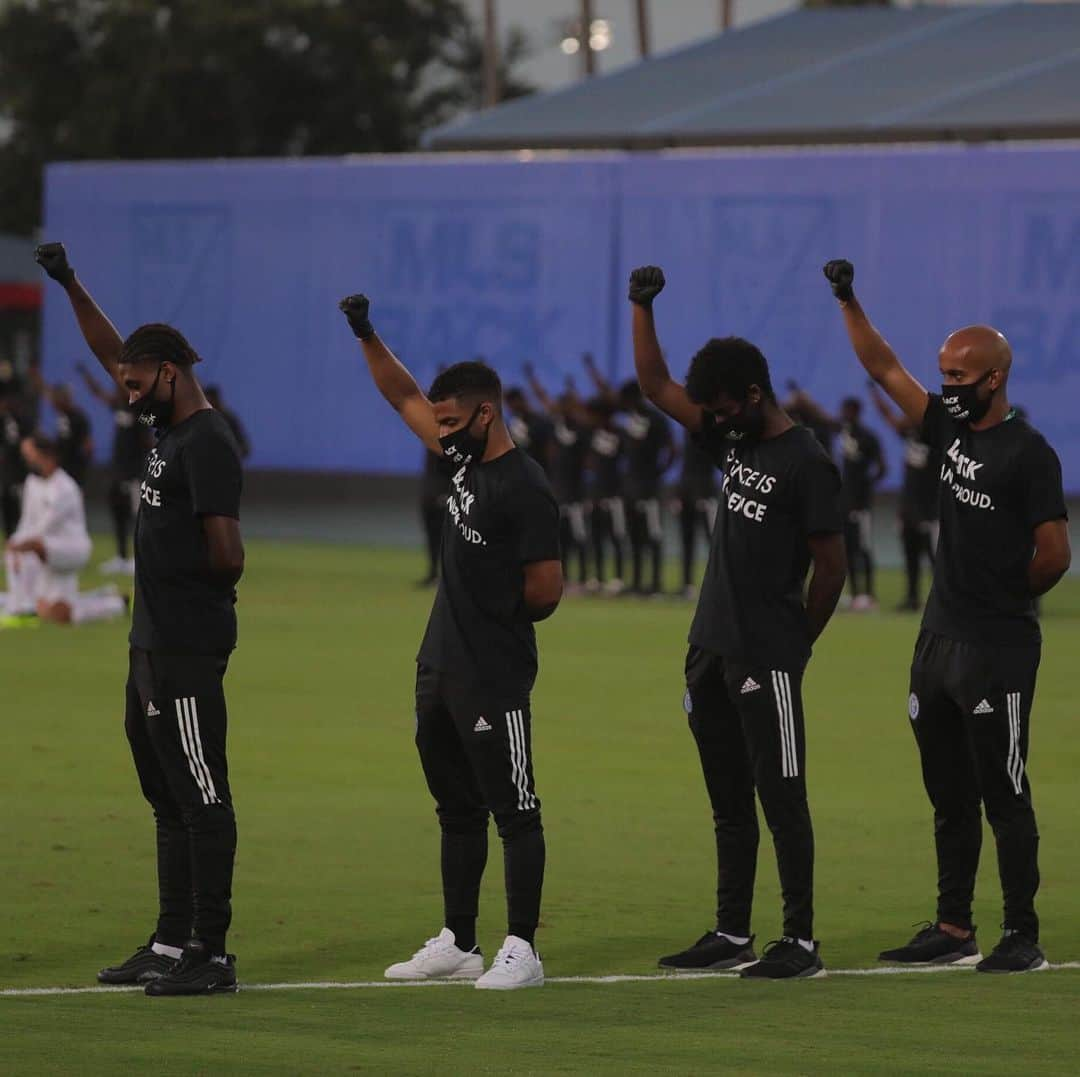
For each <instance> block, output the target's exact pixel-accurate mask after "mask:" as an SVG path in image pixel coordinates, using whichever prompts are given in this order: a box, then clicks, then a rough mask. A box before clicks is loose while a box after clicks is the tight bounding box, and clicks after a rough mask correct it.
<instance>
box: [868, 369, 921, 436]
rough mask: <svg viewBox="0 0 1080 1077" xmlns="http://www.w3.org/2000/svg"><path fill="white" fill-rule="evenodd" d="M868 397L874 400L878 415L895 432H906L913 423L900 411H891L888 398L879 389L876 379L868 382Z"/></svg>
mask: <svg viewBox="0 0 1080 1077" xmlns="http://www.w3.org/2000/svg"><path fill="white" fill-rule="evenodd" d="M870 399H871V400H872V401H873V402H874V407H875V408H877V413H878V415H880V416H881V417H882V419H884V421H885V422H886V424H887V425H888V426H889V427H891V428H892V429H893V430H895V431H896V433H898V434H906V433H907V432H908V431H909V430H910V429H911V428H912V426H913V425H914V424H913V423H912V422H911V420H910V419H909V418H908V417H907V416H906V415H904V414H903V413H902V412H901V413H897V412H895V411H893V409H892V406H891V405H890V404H889V401H888V399H887V398H886V396H885V394H884V393H883V392H882V391H881V387H880V386H879V385H878V383H877V382H876V381H872V382H870Z"/></svg>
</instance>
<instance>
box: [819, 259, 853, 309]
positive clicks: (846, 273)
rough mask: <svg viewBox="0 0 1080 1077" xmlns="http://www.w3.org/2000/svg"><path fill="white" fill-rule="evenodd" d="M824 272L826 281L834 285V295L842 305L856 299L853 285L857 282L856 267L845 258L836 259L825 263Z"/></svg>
mask: <svg viewBox="0 0 1080 1077" xmlns="http://www.w3.org/2000/svg"><path fill="white" fill-rule="evenodd" d="M822 272H823V273H824V274H825V279H826V280H827V281H828V282H829V284H831V285H832V291H833V295H835V296H836V298H837V299H839V300H840V302H841V303H846V302H847V301H848V300H849V299H853V298H854V296H855V291H854V289H853V288H852V287H851V285H852V283H853V282H854V280H855V267H854V266H853V265H852V264H851V263H850V262H849V261H847V260H846V259H844V258H835V259H833V261H831V262H826V263H825V267H824V269H823V270H822Z"/></svg>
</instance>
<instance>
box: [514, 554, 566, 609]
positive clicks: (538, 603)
mask: <svg viewBox="0 0 1080 1077" xmlns="http://www.w3.org/2000/svg"><path fill="white" fill-rule="evenodd" d="M524 571H525V586H524V592H523V594H522V602H523V603H524V606H525V611H526V613H527V614H528V617H529V620H530V621H546V620H547V619H548V618H549V617H550V616H551V615H552V614H553V613H554V612H555V610H556V609H558V606H559V602H560V601H561V599H562V593H563V571H562V562H561V561H532V562H530V563H529V564H527V565H526V566H525V570H524Z"/></svg>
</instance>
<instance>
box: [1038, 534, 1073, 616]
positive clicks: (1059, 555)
mask: <svg viewBox="0 0 1080 1077" xmlns="http://www.w3.org/2000/svg"><path fill="white" fill-rule="evenodd" d="M1034 537H1035V555H1034V556H1033V557H1032V559H1031V564H1030V565H1028V587H1029V588H1030V590H1031V593H1032V595H1034V596H1036V597H1038V596H1039V595H1045V594H1046V592H1047V591H1049V590H1050V589H1051V588H1052V587H1054V586H1055V585H1056V584H1057V582H1058V581H1059V580H1060V579H1061V577H1062V576H1064V575H1065V573H1066V572H1068V571H1069V566H1070V565H1071V564H1072V549H1071V547H1070V545H1069V524H1068V521H1067V520H1047V521H1046V522H1045V523H1041V524H1039V526H1038V527H1036V528H1035V536H1034Z"/></svg>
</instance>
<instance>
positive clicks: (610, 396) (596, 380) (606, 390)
mask: <svg viewBox="0 0 1080 1077" xmlns="http://www.w3.org/2000/svg"><path fill="white" fill-rule="evenodd" d="M581 362H582V364H583V365H584V367H585V373H586V374H588V375H589V378H590V380H591V381H592V383H593V385H594V386H595V388H596V393H597V396H599V397H600V398H601V399H602V400H610V401H612V402H614V401H615V400H616V399H617V397H616V393H615V390H614V389H613V388H612V385H611V382H609V381H608V380H607V378H605V377H604V375H603V374H601V373H600V368H599V367H598V366H597V365H596V360H595V359H594V358H593V357H592V353H591V352H586V353H585V354H584V355H583V356H582V357H581Z"/></svg>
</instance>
